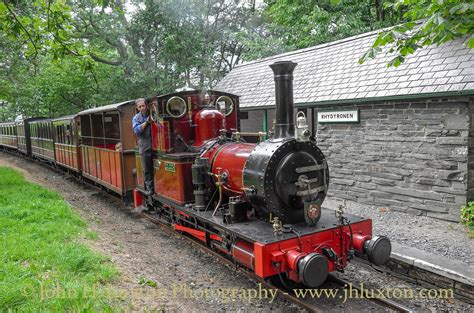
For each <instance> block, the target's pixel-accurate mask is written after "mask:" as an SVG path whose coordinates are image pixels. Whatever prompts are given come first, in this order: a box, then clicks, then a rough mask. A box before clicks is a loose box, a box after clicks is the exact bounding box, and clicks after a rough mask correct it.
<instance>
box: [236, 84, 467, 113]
mask: <svg viewBox="0 0 474 313" xmlns="http://www.w3.org/2000/svg"><path fill="white" fill-rule="evenodd" d="M462 96H474V89H471V90H460V91H448V92H434V93H422V94H411V95H396V96H386V97H370V98H355V99H343V100H328V101H319V102H318V101H316V102H300V103H295V108H308V107H319V106H323V105H346V104H360V103H367V102H383V101H397V100H414V99H426V98H433V97H436V98H440V97H462ZM266 109H267V110H268V109H275V106H274V105H271V106H252V107H242V108H241V109H240V110H241V111H256V110H266Z"/></svg>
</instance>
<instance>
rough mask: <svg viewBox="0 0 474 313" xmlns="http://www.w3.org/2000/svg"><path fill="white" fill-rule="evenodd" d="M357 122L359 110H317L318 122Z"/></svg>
mask: <svg viewBox="0 0 474 313" xmlns="http://www.w3.org/2000/svg"><path fill="white" fill-rule="evenodd" d="M357 122H359V110H350V111H320V112H318V123H357Z"/></svg>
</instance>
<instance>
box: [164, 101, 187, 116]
mask: <svg viewBox="0 0 474 313" xmlns="http://www.w3.org/2000/svg"><path fill="white" fill-rule="evenodd" d="M186 109H187V105H186V101H184V99H183V98H181V97H171V98H170V99H169V100H168V102H166V111H167V112H168V114H169V115H171V117H174V118H180V117H182V116H184V114H186Z"/></svg>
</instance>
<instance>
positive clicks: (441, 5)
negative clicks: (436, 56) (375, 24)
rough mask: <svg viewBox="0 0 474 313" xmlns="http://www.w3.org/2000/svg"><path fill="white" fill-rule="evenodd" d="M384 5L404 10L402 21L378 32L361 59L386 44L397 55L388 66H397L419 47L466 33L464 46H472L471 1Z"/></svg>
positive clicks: (401, 0) (410, 0)
mask: <svg viewBox="0 0 474 313" xmlns="http://www.w3.org/2000/svg"><path fill="white" fill-rule="evenodd" d="M385 7H386V8H387V9H390V10H393V11H398V12H404V13H403V19H404V20H405V22H404V23H403V24H401V25H397V26H395V27H393V28H390V29H388V30H385V31H383V32H381V33H380V34H379V35H378V36H377V39H376V40H375V42H374V43H373V45H372V47H371V48H370V49H369V50H368V51H367V52H366V53H365V54H364V55H363V56H362V57H361V59H360V61H359V62H360V63H363V62H364V61H365V60H367V59H369V58H374V57H375V56H376V55H377V54H378V53H380V52H381V51H382V47H385V46H388V47H389V48H388V51H389V52H390V53H393V52H396V56H395V57H394V58H393V59H392V60H391V61H390V62H389V64H388V66H395V67H396V66H399V65H400V64H401V63H403V62H404V61H405V59H406V57H408V56H409V55H410V54H413V53H414V52H415V51H416V50H418V49H419V48H421V47H424V46H429V45H432V44H436V45H441V44H443V43H445V42H448V41H450V40H453V39H456V38H461V37H468V36H470V37H469V38H468V39H466V42H465V44H466V46H467V47H469V48H471V49H472V48H474V36H473V34H474V3H472V1H463V0H391V1H390V2H386V3H385Z"/></svg>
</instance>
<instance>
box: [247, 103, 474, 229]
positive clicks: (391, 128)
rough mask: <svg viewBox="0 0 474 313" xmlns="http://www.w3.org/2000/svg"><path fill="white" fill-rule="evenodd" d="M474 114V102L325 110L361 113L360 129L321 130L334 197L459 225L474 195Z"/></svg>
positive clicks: (337, 127)
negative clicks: (460, 209) (461, 212)
mask: <svg viewBox="0 0 474 313" xmlns="http://www.w3.org/2000/svg"><path fill="white" fill-rule="evenodd" d="M473 107H474V99H473V98H468V97H457V98H450V99H446V98H438V99H433V98H430V99H425V100H413V101H389V102H373V103H361V104H354V105H335V106H326V105H325V106H324V110H327V109H335V110H344V109H355V108H358V109H359V110H360V123H357V124H317V126H316V127H317V131H316V140H317V143H318V146H319V147H320V148H321V150H322V151H323V152H324V154H325V155H326V158H327V160H328V163H329V168H330V186H329V195H331V196H334V197H337V198H341V199H348V200H353V201H357V202H358V203H362V204H368V205H374V206H376V207H387V208H391V209H394V210H398V211H404V212H408V213H411V214H415V215H427V216H431V217H435V218H441V219H446V220H453V221H459V207H460V206H461V205H463V204H465V203H466V201H467V200H468V199H469V198H471V197H473V196H474V158H473V155H474V139H473V137H474V127H473V123H474V122H473V120H474V108H473ZM249 113H250V114H249V117H250V116H252V112H249ZM256 120H258V121H259V123H260V124H258V126H257V125H255V126H256V127H257V128H260V125H261V117H260V116H259V117H258V118H257V119H256ZM269 126H271V123H269Z"/></svg>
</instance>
